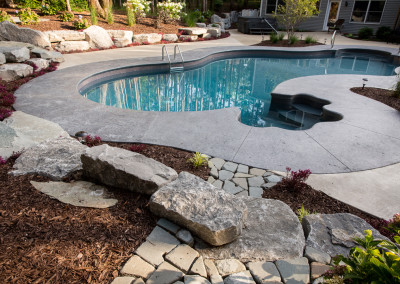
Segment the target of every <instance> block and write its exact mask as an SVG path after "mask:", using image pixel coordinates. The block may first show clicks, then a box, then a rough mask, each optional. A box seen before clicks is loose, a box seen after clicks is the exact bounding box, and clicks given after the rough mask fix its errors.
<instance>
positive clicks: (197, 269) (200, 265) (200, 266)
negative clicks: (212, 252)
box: [189, 256, 207, 278]
mask: <svg viewBox="0 0 400 284" xmlns="http://www.w3.org/2000/svg"><path fill="white" fill-rule="evenodd" d="M189 274H198V275H200V276H202V277H206V278H207V270H206V266H205V265H204V261H203V257H201V256H200V257H199V258H198V259H196V261H195V262H194V263H193V266H192V268H190V271H189Z"/></svg>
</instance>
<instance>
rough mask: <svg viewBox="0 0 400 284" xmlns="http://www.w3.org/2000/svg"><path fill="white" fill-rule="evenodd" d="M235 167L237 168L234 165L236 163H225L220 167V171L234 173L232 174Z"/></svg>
mask: <svg viewBox="0 0 400 284" xmlns="http://www.w3.org/2000/svg"><path fill="white" fill-rule="evenodd" d="M237 167H238V164H236V163H232V162H226V163H225V164H224V165H223V166H222V169H223V170H227V171H230V172H232V173H234V172H235V171H236V169H237Z"/></svg>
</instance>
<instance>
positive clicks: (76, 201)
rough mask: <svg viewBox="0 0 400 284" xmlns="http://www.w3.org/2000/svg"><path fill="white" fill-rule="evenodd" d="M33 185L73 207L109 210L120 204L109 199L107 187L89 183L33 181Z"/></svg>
mask: <svg viewBox="0 0 400 284" xmlns="http://www.w3.org/2000/svg"><path fill="white" fill-rule="evenodd" d="M31 184H32V185H33V186H34V187H35V188H36V189H37V190H39V191H40V192H43V193H44V194H47V195H49V196H51V197H54V198H55V199H57V200H59V201H61V202H63V203H67V204H71V205H73V206H80V207H92V208H108V207H111V206H114V205H115V204H117V203H118V200H117V199H113V198H109V196H110V193H109V192H108V191H107V189H106V188H105V187H103V186H100V185H96V184H94V183H91V182H87V181H75V182H71V183H67V182H54V181H53V182H52V181H51V182H35V181H31Z"/></svg>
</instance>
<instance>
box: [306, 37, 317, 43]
mask: <svg viewBox="0 0 400 284" xmlns="http://www.w3.org/2000/svg"><path fill="white" fill-rule="evenodd" d="M304 41H305V42H306V43H307V44H310V43H316V42H317V40H316V39H315V38H313V37H312V36H307V37H306V39H305V40H304Z"/></svg>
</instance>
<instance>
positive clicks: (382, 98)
mask: <svg viewBox="0 0 400 284" xmlns="http://www.w3.org/2000/svg"><path fill="white" fill-rule="evenodd" d="M350 91H352V92H354V93H356V94H359V95H362V96H365V97H368V98H371V99H374V100H377V101H379V102H381V103H384V104H385V105H388V106H390V107H392V108H394V109H397V110H398V111H400V98H399V97H396V96H395V93H394V91H392V90H385V89H378V88H364V89H363V88H361V87H357V88H351V89H350Z"/></svg>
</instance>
